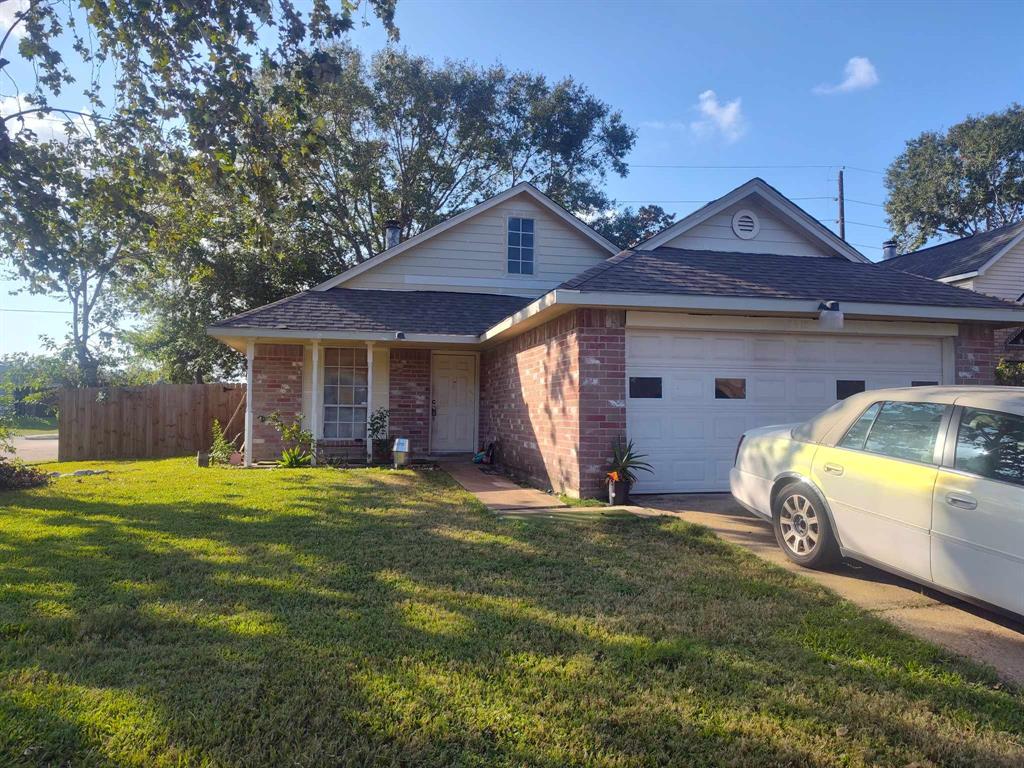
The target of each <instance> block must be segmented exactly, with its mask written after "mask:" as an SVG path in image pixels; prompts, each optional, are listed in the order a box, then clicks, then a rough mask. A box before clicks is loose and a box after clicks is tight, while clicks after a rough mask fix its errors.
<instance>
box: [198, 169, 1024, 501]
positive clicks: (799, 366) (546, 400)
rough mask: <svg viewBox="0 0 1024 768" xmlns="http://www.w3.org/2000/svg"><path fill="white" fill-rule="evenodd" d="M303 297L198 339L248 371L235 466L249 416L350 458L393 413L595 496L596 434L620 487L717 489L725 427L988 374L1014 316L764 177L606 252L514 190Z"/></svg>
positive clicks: (987, 378) (539, 477)
mask: <svg viewBox="0 0 1024 768" xmlns="http://www.w3.org/2000/svg"><path fill="white" fill-rule="evenodd" d="M389 245H390V247H389V248H388V249H387V250H385V251H384V252H382V253H380V254H378V255H376V256H374V257H373V258H371V259H369V260H368V261H366V262H363V263H362V264H359V265H358V266H355V267H353V268H351V269H349V270H347V271H346V272H344V273H342V274H340V275H338V276H337V277H335V278H333V279H331V280H329V281H327V282H326V283H324V284H322V285H319V286H316V287H315V288H313V289H312V290H308V291H304V292H302V293H299V294H297V295H295V296H291V297H289V298H286V299H284V300H282V301H279V302H277V303H275V304H270V305H267V306H265V307H260V308H258V309H254V310H252V311H249V312H245V313H242V314H240V315H237V316H235V317H232V318H227V319H225V320H223V321H221V322H219V323H217V324H216V325H214V326H213V327H211V328H210V333H211V334H213V335H214V336H215V337H217V338H218V339H220V340H221V341H223V342H224V343H226V344H229V345H231V346H232V347H234V348H235V349H237V350H240V351H244V352H245V354H246V355H247V359H248V386H249V389H248V391H249V392H250V394H251V397H249V398H248V404H247V411H246V438H245V442H246V446H248V447H249V448H250V450H249V451H247V456H246V459H247V461H250V462H251V461H254V460H261V459H269V458H273V457H275V456H276V455H277V453H278V451H279V450H280V443H279V442H278V438H277V435H276V433H275V432H274V430H273V429H272V428H271V427H270V425H269V424H267V423H264V422H263V421H262V419H263V418H264V417H265V416H266V414H268V413H270V412H271V411H274V410H278V411H280V412H281V413H282V414H284V415H286V416H289V415H291V416H298V415H299V414H301V415H303V418H304V420H305V422H306V424H307V425H308V427H309V428H310V429H311V430H312V431H313V432H314V434H315V436H316V438H317V441H318V447H319V449H320V450H321V452H322V453H323V454H325V455H332V454H333V455H342V456H344V455H348V456H358V455H363V452H365V451H367V450H368V447H367V445H366V441H365V440H364V436H365V433H366V419H367V414H368V413H371V412H373V411H374V410H375V409H377V408H380V407H386V408H388V409H390V413H391V424H390V432H391V436H392V437H398V436H401V437H406V438H408V439H409V441H410V450H411V451H412V452H413V454H419V455H425V454H440V453H445V452H453V453H455V452H468V451H472V450H475V449H478V448H479V447H480V446H482V445H485V444H487V443H490V442H492V441H493V442H495V443H496V445H497V453H498V457H499V460H500V461H501V462H502V463H504V464H505V465H507V466H509V467H512V468H514V469H515V470H517V471H518V472H520V473H522V474H523V475H525V476H527V477H529V478H531V479H532V480H533V481H534V482H536V483H537V484H540V485H542V486H545V487H551V488H554V489H555V490H558V491H563V492H565V493H568V494H571V495H583V496H586V495H594V494H598V493H600V492H601V490H602V486H603V482H604V472H605V469H606V466H607V460H608V457H609V455H610V453H611V447H612V444H613V442H614V441H616V440H619V439H621V438H623V437H626V436H628V437H630V438H632V439H633V440H635V441H636V444H637V446H638V447H639V449H640V450H641V451H642V452H644V453H647V454H648V455H649V457H650V460H651V463H652V464H653V465H654V468H655V472H654V473H653V475H650V476H645V477H644V478H643V479H642V481H641V484H640V485H639V486H638V487H637V489H636V490H637V491H639V492H671V491H721V490H725V489H726V488H727V482H728V470H729V467H730V466H731V464H732V460H733V454H734V452H735V449H736V444H737V440H738V438H739V436H740V434H741V433H742V432H743V431H745V430H747V429H750V428H752V427H756V426H760V425H764V424H773V423H781V422H791V421H798V420H800V419H803V418H805V417H808V416H810V415H812V414H814V413H815V412H817V411H819V410H821V409H823V408H825V407H827V406H829V405H831V404H833V403H835V402H836V401H837V400H838V399H842V398H844V397H846V396H848V395H849V394H851V393H854V392H859V391H862V390H864V389H867V388H876V387H886V386H899V385H903V386H906V385H912V384H934V383H939V382H941V383H954V382H957V383H960V382H964V383H990V382H991V381H992V369H991V366H990V365H989V364H988V363H989V361H990V358H991V356H992V355H993V351H994V349H995V347H994V345H995V341H994V333H995V332H996V330H997V329H999V328H1002V327H1008V326H1015V325H1016V326H1019V325H1024V308H1021V307H1019V306H1015V305H1014V304H1012V303H1010V302H1008V301H1005V300H1003V299H999V298H995V297H991V296H987V295H984V294H982V293H979V292H977V291H969V290H964V289H962V288H959V287H956V286H953V285H949V284H946V283H944V282H941V281H937V280H932V279H929V278H927V277H922V276H919V275H915V274H910V273H907V272H903V271H900V270H896V269H892V268H889V267H886V266H879V265H877V264H874V263H871V262H870V261H869V260H868V259H867V258H865V257H864V256H863V255H862V254H861V253H859V252H858V251H857V250H856V249H855V248H853V247H852V246H851V245H849V244H848V243H846V242H844V241H843V240H841V239H839V238H838V237H837V236H836V235H835V234H834V233H833V232H832V231H831V230H829V229H828V228H827V227H825V226H823V225H821V224H820V223H819V222H818V221H816V220H815V219H814V218H812V217H811V216H809V215H808V214H807V213H806V212H805V211H803V210H802V209H801V208H799V207H798V206H797V205H795V204H794V203H793V202H792V201H790V200H788V199H787V198H786V197H785V196H783V195H782V194H781V193H780V192H778V191H777V190H776V189H774V188H773V187H771V186H769V185H768V184H767V183H765V182H764V181H762V180H761V179H752V180H750V181H749V182H747V183H745V184H743V185H742V186H740V187H738V188H736V189H734V190H732V191H731V192H729V193H728V194H726V195H724V196H723V197H721V198H719V199H718V200H715V201H714V202H712V203H709V204H708V205H706V206H704V207H703V208H701V209H700V210H698V211H696V212H694V213H693V214H691V215H689V216H687V217H686V218H684V219H682V220H680V221H678V222H676V223H675V224H673V225H672V226H671V227H669V228H668V229H666V230H664V231H662V232H660V233H659V234H657V235H655V236H654V237H652V238H650V239H649V240H647V241H646V242H644V243H641V244H640V245H639V246H637V247H635V248H633V249H630V250H626V251H621V252H620V251H619V249H618V248H616V247H615V246H614V245H613V244H612V243H610V242H608V241H607V240H605V239H604V238H602V237H601V236H600V235H598V234H597V233H596V232H594V231H593V230H591V229H590V228H589V227H587V226H586V224H584V223H583V222H582V221H580V220H579V219H577V218H576V217H574V216H573V215H572V214H570V213H569V212H567V211H565V210H563V209H562V208H560V207H559V206H558V205H556V204H555V203H554V202H552V201H551V200H549V199H548V198H546V197H545V196H544V195H543V194H541V193H540V192H539V191H538V190H537V189H535V188H534V187H532V186H530V185H529V184H519V185H517V186H515V187H513V188H511V189H509V190H507V191H505V192H503V193H501V194H499V195H497V196H496V197H493V198H491V199H489V200H487V201H485V202H483V203H481V204H479V205H477V206H476V207H474V208H471V209H469V210H467V211H465V212H463V213H460V214H459V215H457V216H454V217H452V218H451V219H449V220H448V221H445V222H443V223H442V224H439V225H437V226H435V227H433V228H431V229H429V230H427V231H425V232H422V233H420V234H418V235H416V236H415V237H412V238H410V239H408V240H406V241H405V242H401V243H399V242H397V233H396V232H395V231H392V232H390V233H389Z"/></svg>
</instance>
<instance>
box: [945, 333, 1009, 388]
mask: <svg viewBox="0 0 1024 768" xmlns="http://www.w3.org/2000/svg"><path fill="white" fill-rule="evenodd" d="M954 350H955V354H954V362H955V366H956V367H955V371H956V383H957V384H994V383H995V369H996V365H998V364H999V358H1000V357H1001V346H1000V345H999V344H998V342H997V341H996V337H995V331H993V329H992V327H991V326H988V325H982V324H979V323H961V324H960V333H959V335H958V336H957V337H956V340H955V342H954Z"/></svg>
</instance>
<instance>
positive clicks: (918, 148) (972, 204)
mask: <svg viewBox="0 0 1024 768" xmlns="http://www.w3.org/2000/svg"><path fill="white" fill-rule="evenodd" d="M885 186H886V189H887V190H888V193H889V196H888V199H887V200H886V204H885V210H886V213H887V214H888V216H889V223H890V226H891V227H892V231H893V232H894V234H895V235H896V240H897V242H898V244H899V246H900V248H901V250H903V251H910V250H914V249H917V248H920V247H921V246H922V245H924V244H925V243H926V242H927V241H928V240H929V239H931V238H933V237H935V236H936V235H940V234H946V235H955V236H957V237H964V236H966V235H973V234H976V233H978V232H983V231H985V230H988V229H993V228H995V227H999V226H1002V225H1004V224H1010V223H1013V222H1015V221H1019V220H1020V219H1021V218H1024V107H1022V106H1021V105H1019V104H1014V105H1012V106H1011V107H1010V108H1008V109H1006V110H1005V111H1003V112H997V113H994V114H991V115H983V116H978V117H969V118H967V119H966V120H964V121H963V122H960V123H957V124H956V125H954V126H952V127H951V128H949V129H948V130H947V131H945V132H938V131H926V132H925V133H922V134H921V135H920V136H918V137H917V138H915V139H912V140H910V141H908V142H907V146H906V149H905V150H904V151H903V153H902V154H900V155H899V157H897V158H896V159H895V160H894V161H893V162H892V164H891V165H890V166H889V169H888V171H887V173H886V176H885Z"/></svg>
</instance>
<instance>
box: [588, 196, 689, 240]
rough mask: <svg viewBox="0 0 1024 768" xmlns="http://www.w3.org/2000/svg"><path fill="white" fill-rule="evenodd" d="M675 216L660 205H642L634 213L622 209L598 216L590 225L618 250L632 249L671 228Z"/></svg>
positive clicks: (628, 209)
mask: <svg viewBox="0 0 1024 768" xmlns="http://www.w3.org/2000/svg"><path fill="white" fill-rule="evenodd" d="M675 219H676V215H675V214H674V213H667V212H666V211H665V209H664V208H662V207H661V206H660V205H643V206H640V208H638V209H637V210H636V211H634V210H633V209H632V208H624V209H623V210H621V211H617V212H616V213H613V214H611V215H608V216H600V217H598V218H596V219H594V220H593V221H591V222H590V225H591V226H592V227H593V228H594V229H596V230H597V231H598V232H600V233H601V235H603V236H604V237H606V238H607V239H608V240H611V241H612V242H613V243H615V244H616V245H618V246H619V247H620V248H632V247H633V246H634V245H637V244H638V243H642V242H643V241H644V240H646V239H647V238H649V237H651V236H652V235H655V234H657V233H658V232H661V230H663V229H665V228H667V227H670V226H672V224H673V223H674V222H675Z"/></svg>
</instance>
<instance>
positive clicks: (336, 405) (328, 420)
mask: <svg viewBox="0 0 1024 768" xmlns="http://www.w3.org/2000/svg"><path fill="white" fill-rule="evenodd" d="M367 394H368V392H367V370H366V350H365V349H334V348H328V349H325V350H324V437H325V438H327V439H330V438H338V439H352V438H356V439H360V440H361V439H363V438H365V437H366V398H367Z"/></svg>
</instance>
